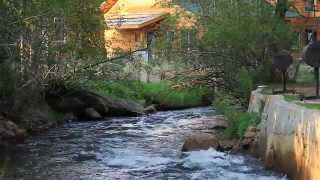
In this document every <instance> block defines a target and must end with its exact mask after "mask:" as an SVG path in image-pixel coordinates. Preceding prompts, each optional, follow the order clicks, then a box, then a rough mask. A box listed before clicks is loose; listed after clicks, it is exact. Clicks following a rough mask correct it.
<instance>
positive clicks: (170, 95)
mask: <svg viewBox="0 0 320 180" xmlns="http://www.w3.org/2000/svg"><path fill="white" fill-rule="evenodd" d="M82 85H83V86H85V87H86V88H87V89H90V90H93V91H95V92H96V93H98V94H100V95H105V96H113V97H118V98H123V99H128V100H132V101H135V102H139V103H142V104H145V103H147V104H152V103H156V104H162V105H168V106H198V105H201V104H203V102H204V99H206V97H207V96H208V95H209V94H210V93H209V90H208V89H207V88H203V87H195V88H173V83H171V82H169V81H161V82H157V83H144V82H141V81H86V82H82Z"/></svg>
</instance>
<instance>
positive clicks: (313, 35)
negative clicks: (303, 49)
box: [305, 29, 317, 44]
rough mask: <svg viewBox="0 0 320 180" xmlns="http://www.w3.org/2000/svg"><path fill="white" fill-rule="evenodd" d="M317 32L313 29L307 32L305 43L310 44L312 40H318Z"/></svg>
mask: <svg viewBox="0 0 320 180" xmlns="http://www.w3.org/2000/svg"><path fill="white" fill-rule="evenodd" d="M316 38H317V32H316V31H314V30H312V29H306V30H305V43H306V44H309V43H310V42H311V41H312V40H316Z"/></svg>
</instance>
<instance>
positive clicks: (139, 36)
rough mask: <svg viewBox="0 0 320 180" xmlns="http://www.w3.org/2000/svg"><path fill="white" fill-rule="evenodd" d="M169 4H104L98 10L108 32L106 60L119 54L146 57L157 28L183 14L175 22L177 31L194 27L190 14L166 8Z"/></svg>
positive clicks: (143, 0)
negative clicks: (135, 52)
mask: <svg viewBox="0 0 320 180" xmlns="http://www.w3.org/2000/svg"><path fill="white" fill-rule="evenodd" d="M169 3H170V0H106V1H105V2H103V3H102V4H101V6H100V9H101V11H102V13H103V14H104V18H105V22H106V24H107V28H106V30H105V41H106V49H107V53H108V56H109V57H112V56H114V55H115V54H117V52H118V51H120V52H134V51H137V50H141V51H140V53H142V54H143V55H145V56H147V54H148V53H147V51H145V52H143V51H142V50H143V49H147V48H148V46H149V45H150V44H151V43H152V40H153V36H154V32H155V31H156V28H157V24H159V22H161V21H162V20H164V19H165V18H166V17H168V16H170V15H174V14H176V13H180V14H181V13H185V14H187V15H186V16H184V17H182V18H180V19H178V22H177V27H183V28H188V27H191V26H193V25H194V20H193V19H192V13H191V12H189V11H187V10H185V9H183V8H181V7H179V6H169Z"/></svg>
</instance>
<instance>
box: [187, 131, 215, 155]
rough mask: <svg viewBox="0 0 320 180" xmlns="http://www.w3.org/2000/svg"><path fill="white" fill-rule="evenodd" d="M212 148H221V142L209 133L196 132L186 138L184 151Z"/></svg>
mask: <svg viewBox="0 0 320 180" xmlns="http://www.w3.org/2000/svg"><path fill="white" fill-rule="evenodd" d="M210 148H214V149H218V148H219V142H218V140H217V138H216V137H215V136H214V135H212V134H208V133H195V134H192V135H191V136H189V137H188V138H187V139H186V140H185V142H184V144H183V147H182V151H183V152H186V151H198V150H208V149H210Z"/></svg>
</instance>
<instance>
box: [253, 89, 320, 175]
mask: <svg viewBox="0 0 320 180" xmlns="http://www.w3.org/2000/svg"><path fill="white" fill-rule="evenodd" d="M261 90H262V89H258V90H256V91H253V92H252V96H251V100H250V105H249V109H248V111H249V112H258V113H260V114H261V117H262V121H261V124H260V125H259V128H260V129H261V132H260V134H259V136H258V137H257V141H256V143H255V145H254V146H255V147H254V148H253V152H254V153H255V154H256V155H258V156H259V157H260V158H261V159H262V160H264V162H265V163H266V165H267V166H269V167H271V168H273V169H276V170H279V171H281V172H284V173H286V174H288V176H289V178H290V179H296V180H319V179H320V161H319V160H320V111H318V110H311V109H306V108H305V107H302V106H298V105H296V104H294V103H289V102H286V101H285V100H284V99H283V97H282V96H280V95H263V94H262V93H261Z"/></svg>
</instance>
